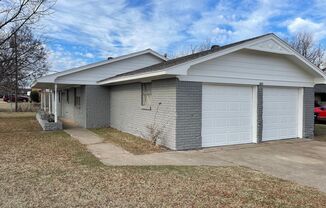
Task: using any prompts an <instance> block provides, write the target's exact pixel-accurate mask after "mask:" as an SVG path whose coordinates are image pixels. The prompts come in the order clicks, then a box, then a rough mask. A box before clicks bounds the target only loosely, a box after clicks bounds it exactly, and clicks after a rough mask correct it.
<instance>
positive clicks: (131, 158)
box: [65, 128, 233, 166]
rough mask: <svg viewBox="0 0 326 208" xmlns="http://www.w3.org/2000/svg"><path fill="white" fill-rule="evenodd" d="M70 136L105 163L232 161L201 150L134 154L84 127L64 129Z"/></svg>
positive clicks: (142, 164) (166, 163) (216, 164)
mask: <svg viewBox="0 0 326 208" xmlns="http://www.w3.org/2000/svg"><path fill="white" fill-rule="evenodd" d="M65 132H66V133H68V134H69V135H70V136H71V137H73V138H75V139H77V140H79V142H80V143H82V144H85V145H86V147H87V149H88V150H89V151H90V152H91V153H92V154H93V155H95V156H96V157H97V158H98V159H99V160H100V161H101V162H102V163H104V164H105V165H114V166H147V165H211V166H227V165H233V163H230V162H227V161H224V160H223V159H221V158H217V157H216V156H214V155H211V154H207V153H205V152H202V151H170V152H163V153H153V154H146V155H134V154H132V153H130V152H128V151H126V150H124V149H122V148H120V147H118V146H115V145H114V144H111V143H107V142H104V139H103V138H101V137H99V136H98V135H96V134H95V133H93V132H91V131H89V130H87V129H84V128H72V129H66V130H65Z"/></svg>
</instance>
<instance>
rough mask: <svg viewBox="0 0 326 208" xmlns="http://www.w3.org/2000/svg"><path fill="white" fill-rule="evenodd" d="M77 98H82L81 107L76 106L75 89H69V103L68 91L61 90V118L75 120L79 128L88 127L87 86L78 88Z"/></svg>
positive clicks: (59, 104)
mask: <svg viewBox="0 0 326 208" xmlns="http://www.w3.org/2000/svg"><path fill="white" fill-rule="evenodd" d="M76 93H77V96H80V106H79V107H78V106H75V105H74V88H69V102H68V101H67V89H64V90H61V99H60V102H59V103H58V106H60V107H59V108H60V109H61V114H59V115H61V117H63V118H68V119H71V120H74V121H75V122H76V123H77V124H78V125H79V126H82V127H86V122H85V119H86V101H85V86H80V87H77V88H76Z"/></svg>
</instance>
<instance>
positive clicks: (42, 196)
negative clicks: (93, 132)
mask: <svg viewBox="0 0 326 208" xmlns="http://www.w3.org/2000/svg"><path fill="white" fill-rule="evenodd" d="M27 121H28V120H27ZM3 122H5V121H4V120H2V119H0V123H3ZM1 125H3V124H1ZM29 125H31V126H30V128H31V129H32V128H33V124H29ZM25 128H28V125H26V126H25ZM0 144H1V145H0V187H1V188H0V207H324V205H325V204H326V195H325V194H323V193H320V192H318V191H316V190H314V189H310V188H306V187H302V186H299V185H297V184H295V183H291V182H288V181H284V180H280V179H277V178H274V177H270V176H266V175H265V174H262V173H260V172H257V171H253V170H250V169H247V168H243V167H174V166H166V167H107V166H104V165H102V164H101V163H100V162H99V161H98V160H97V159H96V158H95V157H94V156H93V155H91V154H90V153H88V152H87V151H86V149H85V147H84V146H83V145H81V144H80V143H78V142H77V141H76V140H74V139H72V138H71V137H69V136H68V135H67V134H65V133H63V132H52V133H42V132H39V131H31V132H26V131H24V132H17V131H15V130H12V131H11V132H7V133H0Z"/></svg>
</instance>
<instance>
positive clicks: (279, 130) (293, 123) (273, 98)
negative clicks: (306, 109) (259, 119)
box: [263, 87, 300, 141]
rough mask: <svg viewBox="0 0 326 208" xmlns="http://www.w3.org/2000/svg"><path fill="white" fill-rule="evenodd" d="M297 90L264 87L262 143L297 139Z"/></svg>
mask: <svg viewBox="0 0 326 208" xmlns="http://www.w3.org/2000/svg"><path fill="white" fill-rule="evenodd" d="M299 103H300V101H299V89H298V88H277V87H264V92H263V122H264V123H263V141H269V140H278V139H288V138H295V137H298V118H299V112H300V111H299V107H298V106H299Z"/></svg>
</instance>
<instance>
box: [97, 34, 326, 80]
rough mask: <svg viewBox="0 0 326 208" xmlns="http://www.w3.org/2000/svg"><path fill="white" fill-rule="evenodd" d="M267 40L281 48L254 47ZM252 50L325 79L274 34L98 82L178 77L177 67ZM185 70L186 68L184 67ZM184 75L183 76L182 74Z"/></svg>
mask: <svg viewBox="0 0 326 208" xmlns="http://www.w3.org/2000/svg"><path fill="white" fill-rule="evenodd" d="M264 39H266V40H268V39H273V40H274V41H276V42H277V43H278V44H280V45H282V47H283V48H282V49H281V48H276V49H275V48H272V47H274V46H273V45H272V46H270V47H271V48H267V49H264V48H260V46H259V45H258V46H257V45H255V44H256V43H259V41H261V40H264ZM245 48H247V49H253V50H260V51H268V52H273V53H281V54H287V55H294V56H295V57H296V58H298V59H300V60H301V61H302V62H303V63H304V64H305V65H306V66H308V67H309V68H310V69H312V70H313V71H314V72H315V73H317V74H319V75H320V76H321V77H323V79H325V78H326V76H325V74H324V73H323V72H322V71H321V70H320V69H319V68H318V67H316V66H315V65H314V64H312V63H311V62H310V61H308V60H307V59H306V58H305V57H303V56H302V55H301V54H299V53H298V52H297V51H295V50H294V49H293V48H292V47H290V46H289V45H288V44H287V43H286V42H285V41H283V40H282V39H280V38H279V37H277V36H276V35H275V34H274V33H268V34H265V35H261V36H257V37H254V38H250V39H246V40H242V41H239V42H235V43H231V44H228V45H224V46H221V47H218V48H214V47H212V48H211V49H209V50H206V51H201V52H198V53H194V54H191V55H187V56H183V57H179V58H175V59H170V60H168V61H166V62H162V63H159V64H155V65H151V66H148V67H145V68H142V69H138V70H135V71H131V72H127V73H123V74H119V75H116V76H114V77H110V78H107V79H103V80H100V81H98V83H99V84H109V83H115V82H120V81H121V80H123V79H124V78H126V79H129V80H133V79H139V77H140V76H141V75H143V74H146V77H150V74H153V76H160V75H165V76H166V75H168V74H171V75H172V74H175V75H180V74H178V72H177V71H176V70H171V69H174V68H176V67H178V66H182V65H183V64H188V65H190V64H196V63H200V62H203V61H207V60H210V59H213V58H216V57H219V56H221V55H226V54H228V53H231V52H234V51H237V50H240V49H245ZM185 68H186V69H185V70H187V69H188V68H189V67H188V68H187V67H185ZM183 75H184V74H183Z"/></svg>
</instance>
